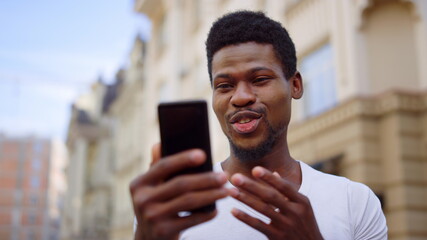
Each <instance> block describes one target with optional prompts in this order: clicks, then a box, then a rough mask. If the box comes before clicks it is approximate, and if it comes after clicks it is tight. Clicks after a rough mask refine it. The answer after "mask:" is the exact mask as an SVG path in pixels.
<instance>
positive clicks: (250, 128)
mask: <svg viewBox="0 0 427 240" xmlns="http://www.w3.org/2000/svg"><path fill="white" fill-rule="evenodd" d="M261 117H262V114H260V113H257V112H254V111H248V110H245V111H239V112H237V113H235V114H234V115H233V116H232V117H231V118H230V124H231V126H232V128H233V130H234V131H235V132H237V133H239V134H250V133H253V132H255V130H256V129H257V128H258V124H259V122H260V119H261ZM242 120H243V121H242ZM241 121H242V122H241Z"/></svg>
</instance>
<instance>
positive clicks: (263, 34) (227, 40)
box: [206, 10, 297, 82]
mask: <svg viewBox="0 0 427 240" xmlns="http://www.w3.org/2000/svg"><path fill="white" fill-rule="evenodd" d="M246 42H256V43H267V44H271V45H273V49H274V52H275V54H276V57H277V58H278V59H279V60H280V61H281V62H282V68H283V73H284V75H285V77H286V78H287V79H289V78H290V77H292V76H293V74H294V73H295V72H296V64H297V57H296V53H295V45H294V43H293V42H292V39H291V38H290V36H289V34H288V32H287V31H286V29H285V28H283V27H282V25H281V24H280V23H279V22H276V21H274V20H272V19H270V18H268V17H267V16H266V15H265V14H264V13H263V12H252V11H247V10H241V11H237V12H232V13H228V14H226V15H224V16H222V17H221V18H219V19H218V20H216V21H215V22H214V23H213V24H212V27H211V29H210V31H209V33H208V38H207V40H206V55H207V58H208V71H209V78H210V81H211V82H212V59H213V56H214V54H215V53H216V52H217V51H218V50H220V49H221V48H223V47H226V46H229V45H236V44H239V43H246Z"/></svg>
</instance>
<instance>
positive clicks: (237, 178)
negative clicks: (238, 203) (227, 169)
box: [231, 173, 243, 186]
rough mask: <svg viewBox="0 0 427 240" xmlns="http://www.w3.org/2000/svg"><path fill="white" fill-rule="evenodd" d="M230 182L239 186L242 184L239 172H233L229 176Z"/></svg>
mask: <svg viewBox="0 0 427 240" xmlns="http://www.w3.org/2000/svg"><path fill="white" fill-rule="evenodd" d="M231 182H232V183H233V184H234V185H235V186H240V185H242V184H243V176H242V175H241V174H239V173H236V174H234V175H233V176H232V177H231Z"/></svg>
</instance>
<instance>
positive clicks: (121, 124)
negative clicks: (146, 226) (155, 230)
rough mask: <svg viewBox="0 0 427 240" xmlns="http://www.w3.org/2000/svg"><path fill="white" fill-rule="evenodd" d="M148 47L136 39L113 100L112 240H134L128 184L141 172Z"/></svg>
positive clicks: (111, 114)
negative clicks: (143, 93) (145, 61)
mask: <svg viewBox="0 0 427 240" xmlns="http://www.w3.org/2000/svg"><path fill="white" fill-rule="evenodd" d="M144 51H145V45H144V43H143V41H142V40H141V39H140V38H139V37H137V38H136V39H135V42H134V45H133V48H132V50H131V53H130V61H129V62H130V65H129V66H128V68H127V69H126V71H125V72H124V77H123V82H122V87H121V89H120V94H119V95H118V97H117V98H116V99H115V100H114V102H113V103H112V105H111V109H110V111H109V113H108V114H109V115H110V117H111V118H112V119H114V129H113V132H114V136H113V138H112V141H113V149H114V152H113V159H114V178H113V182H112V188H113V196H112V198H113V201H112V202H113V212H112V216H111V225H110V236H111V239H113V240H125V239H132V238H133V237H132V236H133V235H132V227H133V218H134V214H133V209H132V207H131V206H132V202H131V199H130V195H129V183H130V181H131V180H132V179H133V177H134V176H136V175H137V174H138V173H139V172H140V171H139V169H140V166H141V163H142V162H143V161H142V150H143V148H142V146H143V144H144V140H143V138H142V137H143V134H144V132H145V131H146V127H145V126H146V125H145V123H144V114H145V112H144V111H143V110H144V109H143V108H142V100H143V99H142V85H143V78H142V72H141V71H142V66H143V57H144Z"/></svg>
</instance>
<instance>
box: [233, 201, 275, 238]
mask: <svg viewBox="0 0 427 240" xmlns="http://www.w3.org/2000/svg"><path fill="white" fill-rule="evenodd" d="M231 214H233V216H234V217H235V218H237V219H239V220H240V221H242V222H244V223H246V224H247V225H249V226H251V227H252V228H254V229H256V230H258V231H260V232H262V233H264V234H265V235H266V236H267V237H270V236H275V235H277V230H276V229H275V228H273V227H272V226H270V225H269V224H267V223H265V222H263V221H261V220H260V219H258V218H254V217H251V216H250V215H248V214H246V213H245V212H243V211H240V210H239V209H236V208H233V209H232V210H231Z"/></svg>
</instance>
